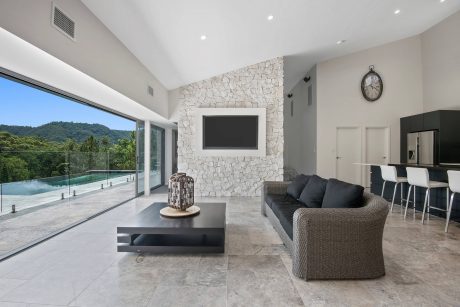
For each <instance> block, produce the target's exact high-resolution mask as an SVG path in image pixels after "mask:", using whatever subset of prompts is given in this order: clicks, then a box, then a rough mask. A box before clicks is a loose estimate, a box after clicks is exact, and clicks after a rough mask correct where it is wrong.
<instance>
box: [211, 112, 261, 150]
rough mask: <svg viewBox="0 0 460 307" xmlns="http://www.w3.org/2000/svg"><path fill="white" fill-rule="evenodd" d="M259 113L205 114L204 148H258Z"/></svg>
mask: <svg viewBox="0 0 460 307" xmlns="http://www.w3.org/2000/svg"><path fill="white" fill-rule="evenodd" d="M258 130H259V116H257V115H211V116H206V115H204V116H203V149H230V150H238V149H257V148H258V134H259V131H258Z"/></svg>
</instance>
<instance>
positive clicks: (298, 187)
mask: <svg viewBox="0 0 460 307" xmlns="http://www.w3.org/2000/svg"><path fill="white" fill-rule="evenodd" d="M310 177H311V176H307V175H303V174H300V175H297V176H296V177H295V179H294V180H293V181H292V182H291V183H290V184H289V185H288V187H287V194H288V195H290V196H292V197H294V198H295V199H299V197H300V193H302V190H303V188H304V187H305V185H306V184H307V183H308V181H309V180H310Z"/></svg>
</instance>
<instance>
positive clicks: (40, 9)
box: [0, 0, 168, 118]
mask: <svg viewBox="0 0 460 307" xmlns="http://www.w3.org/2000/svg"><path fill="white" fill-rule="evenodd" d="M52 2H54V3H56V5H58V6H59V8H61V9H62V10H63V11H64V12H65V13H67V14H68V15H69V16H70V17H72V18H73V19H74V20H75V22H76V41H72V40H70V39H69V38H67V37H66V36H64V35H63V34H62V33H60V32H59V31H57V30H56V29H55V28H54V27H52V26H51V5H52ZM0 27H2V28H4V29H6V30H7V31H9V32H11V33H13V34H15V35H17V36H19V37H20V38H22V39H24V40H26V41H27V42H29V43H31V44H33V45H35V46H37V47H38V48H40V49H42V50H44V51H46V52H47V53H49V54H51V55H53V56H55V57H56V58H58V59H60V60H62V61H64V62H65V63H67V64H69V65H71V66H73V67H74V68H76V69H78V70H80V71H82V72H84V73H85V74H87V75H89V76H91V77H93V78H95V79H96V80H98V81H100V82H102V83H104V84H106V85H108V86H109V87H111V88H113V89H115V90H116V91H118V92H120V93H122V94H123V95H125V96H127V97H129V98H131V99H133V100H134V101H136V102H137V103H140V104H142V105H143V106H145V107H147V108H149V109H150V110H152V111H155V112H156V113H158V114H160V115H161V116H163V117H165V118H166V117H167V116H168V93H167V91H166V89H165V88H164V87H163V86H162V85H161V84H160V83H159V82H158V81H157V80H156V78H155V77H154V76H153V75H152V74H151V73H150V72H149V71H148V70H147V69H146V68H145V67H144V66H143V65H142V64H141V63H140V62H139V61H138V60H137V58H136V57H134V55H133V54H131V52H129V50H128V49H127V48H126V47H125V46H124V45H123V44H122V43H121V42H120V41H119V40H118V39H117V38H116V37H115V36H114V35H113V34H112V33H111V32H110V31H109V30H108V29H107V28H106V27H105V26H104V25H103V24H102V23H101V22H100V21H99V20H98V19H97V18H96V17H95V16H94V15H93V14H92V13H91V11H90V10H88V9H87V8H86V6H85V5H84V4H83V3H81V2H80V1H79V0H74V1H65V0H54V1H51V0H34V1H30V0H2V1H0ZM0 65H3V63H0ZM29 77H30V76H29ZM38 81H42V80H38ZM42 82H43V81H42ZM148 85H151V86H152V87H153V88H154V92H155V95H154V97H152V96H150V95H148V93H147V86H148ZM73 94H75V95H81V93H77V92H74V93H73Z"/></svg>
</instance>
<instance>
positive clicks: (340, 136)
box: [336, 127, 361, 184]
mask: <svg viewBox="0 0 460 307" xmlns="http://www.w3.org/2000/svg"><path fill="white" fill-rule="evenodd" d="M336 140H337V145H336V177H337V179H339V180H342V181H346V182H350V183H354V184H361V166H360V165H357V164H356V163H360V162H361V131H360V129H359V128H358V127H340V128H337V139H336Z"/></svg>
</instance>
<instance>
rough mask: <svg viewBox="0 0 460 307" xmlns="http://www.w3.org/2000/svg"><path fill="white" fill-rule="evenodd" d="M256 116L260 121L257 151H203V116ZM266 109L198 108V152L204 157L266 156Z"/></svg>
mask: <svg viewBox="0 0 460 307" xmlns="http://www.w3.org/2000/svg"><path fill="white" fill-rule="evenodd" d="M226 115H239V116H245V115H256V116H258V117H259V121H258V124H259V126H258V136H257V149H203V116H226ZM266 118H267V117H266V110H265V108H198V109H196V123H197V129H196V150H197V153H198V154H199V155H203V156H224V157H242V156H253V157H254V156H255V157H263V156H265V155H266V147H267V146H266V143H267V134H266V130H267V119H266Z"/></svg>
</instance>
